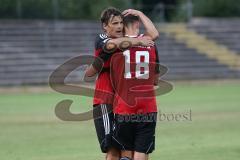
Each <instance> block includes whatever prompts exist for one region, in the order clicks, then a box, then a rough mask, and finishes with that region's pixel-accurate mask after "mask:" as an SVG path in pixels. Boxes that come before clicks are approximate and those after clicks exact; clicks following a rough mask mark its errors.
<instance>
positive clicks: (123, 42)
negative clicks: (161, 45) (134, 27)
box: [105, 37, 154, 53]
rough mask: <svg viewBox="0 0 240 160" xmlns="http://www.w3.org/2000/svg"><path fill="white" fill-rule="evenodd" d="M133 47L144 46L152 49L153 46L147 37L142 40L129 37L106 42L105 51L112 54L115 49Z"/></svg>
mask: <svg viewBox="0 0 240 160" xmlns="http://www.w3.org/2000/svg"><path fill="white" fill-rule="evenodd" d="M134 46H144V47H152V46H154V42H153V41H152V40H151V39H150V38H148V37H142V38H130V37H121V38H115V39H110V40H108V41H107V43H106V46H105V51H106V52H107V53H113V52H114V51H115V50H114V49H116V48H119V49H123V48H124V49H127V48H130V47H134Z"/></svg>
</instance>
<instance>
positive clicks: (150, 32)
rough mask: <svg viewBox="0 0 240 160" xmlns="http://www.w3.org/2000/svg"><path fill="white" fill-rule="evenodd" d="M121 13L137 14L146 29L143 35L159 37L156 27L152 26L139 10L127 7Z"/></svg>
mask: <svg viewBox="0 0 240 160" xmlns="http://www.w3.org/2000/svg"><path fill="white" fill-rule="evenodd" d="M122 14H123V15H124V16H127V15H129V14H131V15H134V16H138V17H139V18H140V20H141V22H142V23H143V25H144V28H145V30H146V33H145V34H144V35H146V36H149V37H150V38H151V39H152V40H156V39H157V38H158V37H159V32H158V30H157V29H156V27H155V26H154V24H153V22H152V21H151V20H150V19H149V18H148V17H147V16H146V15H145V14H144V13H142V12H141V11H138V10H134V9H127V10H125V11H123V13H122Z"/></svg>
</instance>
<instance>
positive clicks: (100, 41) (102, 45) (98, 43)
mask: <svg viewBox="0 0 240 160" xmlns="http://www.w3.org/2000/svg"><path fill="white" fill-rule="evenodd" d="M110 39H111V38H109V37H107V35H106V34H99V35H98V36H97V37H96V40H95V50H100V53H99V55H98V57H99V58H101V59H102V60H103V61H104V62H106V61H107V60H108V59H109V58H110V57H111V55H112V53H114V51H115V50H116V49H113V50H107V49H106V44H107V42H108V41H109V40H110Z"/></svg>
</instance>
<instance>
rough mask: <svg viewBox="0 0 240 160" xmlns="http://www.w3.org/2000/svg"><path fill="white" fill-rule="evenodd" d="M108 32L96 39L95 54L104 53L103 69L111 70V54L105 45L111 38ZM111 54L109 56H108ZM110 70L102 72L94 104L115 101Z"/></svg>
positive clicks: (98, 79)
mask: <svg viewBox="0 0 240 160" xmlns="http://www.w3.org/2000/svg"><path fill="white" fill-rule="evenodd" d="M110 39H111V38H109V37H108V36H107V35H106V34H99V35H98V36H97V37H96V39H95V56H96V57H99V56H101V55H104V58H105V59H103V58H102V57H101V58H102V59H103V60H104V66H103V70H109V67H110V61H111V58H110V54H109V53H106V52H105V51H104V47H105V45H106V43H107V41H108V40H110ZM108 55H109V56H108ZM109 74H110V73H109V71H105V72H100V73H99V75H98V77H97V80H96V85H95V93H94V99H93V104H94V105H96V104H112V102H113V88H112V86H111V81H110V76H109Z"/></svg>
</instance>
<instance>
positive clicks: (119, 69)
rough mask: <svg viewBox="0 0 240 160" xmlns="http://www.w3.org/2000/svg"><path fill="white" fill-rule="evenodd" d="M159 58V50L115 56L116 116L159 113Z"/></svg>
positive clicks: (143, 49)
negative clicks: (157, 70) (155, 85)
mask: <svg viewBox="0 0 240 160" xmlns="http://www.w3.org/2000/svg"><path fill="white" fill-rule="evenodd" d="M157 58H158V57H157V55H156V50H155V47H132V48H130V49H129V50H125V51H124V52H119V53H115V54H114V55H113V56H112V60H111V80H112V85H113V88H114V91H115V98H114V112H115V113H117V114H139V113H151V112H157V105H156V99H155V94H154V77H155V74H156V73H155V67H156V61H157Z"/></svg>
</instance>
